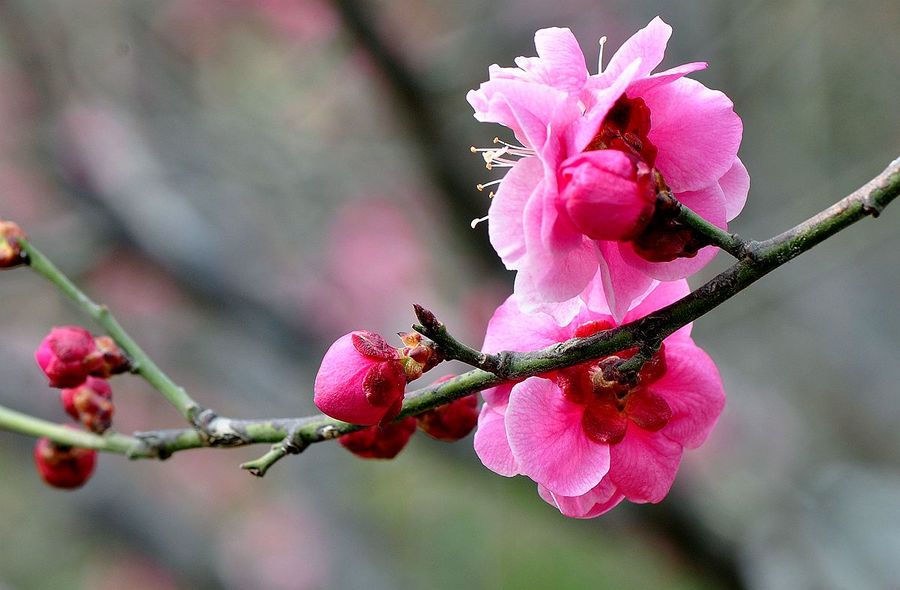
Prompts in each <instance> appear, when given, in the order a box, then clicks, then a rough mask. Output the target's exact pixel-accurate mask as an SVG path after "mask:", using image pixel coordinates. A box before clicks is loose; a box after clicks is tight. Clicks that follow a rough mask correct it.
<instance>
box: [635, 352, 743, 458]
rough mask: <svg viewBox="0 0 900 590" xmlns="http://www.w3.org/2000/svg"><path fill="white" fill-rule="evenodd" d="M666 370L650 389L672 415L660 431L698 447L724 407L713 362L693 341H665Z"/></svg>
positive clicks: (723, 398) (685, 444) (688, 446)
mask: <svg viewBox="0 0 900 590" xmlns="http://www.w3.org/2000/svg"><path fill="white" fill-rule="evenodd" d="M665 354H666V373H665V375H663V376H662V378H660V380H659V381H657V382H656V383H653V384H652V385H650V390H651V391H653V393H655V394H657V395H658V396H660V397H662V398H663V399H664V400H666V403H668V404H669V408H670V409H671V410H672V418H671V419H670V420H669V423H668V424H667V425H666V426H665V427H664V428H663V429H662V431H661V433H662V434H664V435H666V436H667V437H668V438H670V439H672V440H673V441H675V442H678V443H680V444H682V445H684V446H685V447H687V448H689V449H694V448H697V447H699V446H700V445H701V444H703V442H704V441H705V440H706V438H707V437H708V436H709V433H710V431H712V429H713V426H715V424H716V420H718V418H719V415H720V414H721V413H722V409H723V408H724V407H725V390H724V388H723V386H722V378H721V377H720V376H719V370H718V369H717V368H716V365H715V363H713V361H712V359H711V358H709V355H708V354H706V353H705V352H704V351H703V350H702V349H701V348H699V347H698V346H697V345H695V344H694V343H693V342H669V341H668V340H667V341H666V353H665Z"/></svg>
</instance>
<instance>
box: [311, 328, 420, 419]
mask: <svg viewBox="0 0 900 590" xmlns="http://www.w3.org/2000/svg"><path fill="white" fill-rule="evenodd" d="M405 388H406V375H405V374H404V371H403V361H402V360H401V358H400V353H399V352H397V349H396V348H393V347H392V346H390V345H389V344H388V343H387V342H385V340H384V338H382V337H381V336H379V335H378V334H375V333H373V332H366V331H364V330H360V331H356V332H351V333H350V334H346V335H344V336H341V337H340V338H339V339H338V340H337V341H336V342H335V343H334V344H332V345H331V348H329V349H328V352H326V353H325V357H324V358H323V359H322V364H321V366H320V367H319V372H318V374H317V375H316V382H315V385H314V388H313V389H314V391H315V403H316V407H318V408H319V409H320V410H321V411H322V412H323V413H325V414H327V415H328V416H331V417H332V418H335V419H337V420H343V421H344V422H350V423H351V424H365V425H371V424H378V423H380V422H384V421H387V420H391V419H393V418H394V417H396V416H397V414H399V413H400V407H401V404H402V403H403V391H404V389H405Z"/></svg>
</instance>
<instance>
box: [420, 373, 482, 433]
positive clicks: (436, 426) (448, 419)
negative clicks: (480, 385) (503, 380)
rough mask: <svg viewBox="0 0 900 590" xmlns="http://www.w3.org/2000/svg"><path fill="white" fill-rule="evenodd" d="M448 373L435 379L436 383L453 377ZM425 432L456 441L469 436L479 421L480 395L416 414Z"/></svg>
mask: <svg viewBox="0 0 900 590" xmlns="http://www.w3.org/2000/svg"><path fill="white" fill-rule="evenodd" d="M453 377H454V375H448V376H446V377H442V378H440V379H438V380H437V381H435V385H437V384H438V383H443V382H444V381H449V380H450V379H453ZM416 420H418V422H419V428H421V429H422V430H423V431H424V432H425V434H427V435H428V436H430V437H432V438H436V439H438V440H442V441H445V442H455V441H458V440H459V439H461V438H463V437H465V436H467V435H468V434H469V433H470V432H472V429H473V428H475V424H477V423H478V396H477V395H475V394H472V395H467V396H466V397H462V398H460V399H458V400H455V401H452V402H450V403H449V404H446V405H443V406H440V407H437V408H435V409H433V410H428V411H427V412H425V413H422V414H419V415H418V416H416Z"/></svg>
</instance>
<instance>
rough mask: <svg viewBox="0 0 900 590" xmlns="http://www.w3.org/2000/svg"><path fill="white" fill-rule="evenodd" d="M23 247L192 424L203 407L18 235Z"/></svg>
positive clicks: (134, 369)
mask: <svg viewBox="0 0 900 590" xmlns="http://www.w3.org/2000/svg"><path fill="white" fill-rule="evenodd" d="M19 243H20V244H21V246H22V251H23V252H24V253H25V254H26V255H27V257H28V265H29V266H30V267H31V269H32V270H33V271H35V272H36V273H38V274H39V275H41V276H43V277H44V278H46V279H47V280H48V281H50V282H51V283H53V285H55V286H56V288H57V289H59V291H60V292H61V293H62V294H63V295H65V296H66V297H68V298H69V299H70V300H72V302H74V303H75V305H76V306H78V307H79V308H80V309H81V310H82V311H83V312H84V313H85V314H87V315H88V316H89V317H90V318H92V319H93V320H94V321H95V322H97V324H98V325H100V326H101V327H102V328H103V330H104V331H105V332H106V333H107V334H108V335H109V336H110V337H112V339H113V340H115V341H116V344H118V345H119V347H121V348H122V350H123V351H125V353H126V354H127V355H128V356H129V358H130V359H131V370H132V372H133V373H135V374H137V375H140V376H141V377H143V378H144V380H145V381H147V382H148V383H149V384H150V385H152V386H153V387H154V388H155V389H156V390H157V391H159V392H160V393H161V394H162V395H163V396H164V397H165V398H166V399H167V400H168V401H169V403H170V404H172V406H174V407H175V409H176V410H178V412H179V413H180V414H181V415H182V416H184V418H185V419H187V420H188V421H189V422H190V423H191V424H195V423H196V417H197V415H199V413H200V412H201V411H202V408H201V407H200V405H199V404H198V403H197V402H195V401H194V400H193V399H192V398H191V396H189V395H188V393H187V392H186V391H185V390H184V388H182V387H179V386H178V385H176V384H175V382H174V381H172V379H170V378H169V376H168V375H166V374H165V373H164V372H163V371H162V370H161V369H160V368H159V367H158V366H156V363H154V362H153V360H152V359H151V358H150V357H149V356H148V355H147V353H145V352H144V350H143V349H142V348H141V347H140V346H138V344H137V342H135V341H134V339H133V338H132V337H131V336H129V335H128V333H127V332H126V331H125V329H124V328H123V327H122V325H121V324H120V323H119V322H118V320H116V318H115V317H114V316H113V315H112V313H110V311H109V310H108V309H107V308H106V306H105V305H100V304H98V303H95V302H94V301H92V300H91V298H90V297H88V296H87V295H86V294H85V293H84V292H83V291H82V290H81V289H79V288H78V287H77V286H76V285H75V283H73V282H72V281H71V280H70V279H69V278H68V277H67V276H66V275H65V274H63V273H62V271H60V270H59V269H58V268H57V267H56V265H54V264H53V263H52V262H51V261H50V260H49V259H48V258H47V257H46V256H44V254H43V253H41V251H40V250H38V249H37V248H36V247H34V245H32V244H31V242H29V241H28V240H26V239H23V238H20V239H19Z"/></svg>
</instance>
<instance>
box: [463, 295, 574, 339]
mask: <svg viewBox="0 0 900 590" xmlns="http://www.w3.org/2000/svg"><path fill="white" fill-rule="evenodd" d="M567 338H569V336H567V331H566V330H564V329H563V328H561V327H560V326H559V325H557V323H556V322H555V321H554V320H553V318H552V317H551V316H549V315H544V314H532V315H529V314H526V313H525V312H523V311H522V309H521V308H520V307H519V304H518V299H517V297H516V295H510V296H509V297H508V298H507V299H506V301H504V302H503V304H502V305H501V306H500V307H498V308H497V310H496V311H495V312H494V315H493V316H492V317H491V320H490V321H489V322H488V326H487V333H486V334H485V336H484V344H483V345H482V347H481V350H482V351H484V352H487V353H497V352H500V351H503V350H511V351H515V352H528V351H531V350H537V349H539V348H544V347H545V346H549V345H551V344H556V343H557V342H561V341H562V340H566V339H567Z"/></svg>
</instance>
